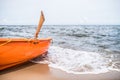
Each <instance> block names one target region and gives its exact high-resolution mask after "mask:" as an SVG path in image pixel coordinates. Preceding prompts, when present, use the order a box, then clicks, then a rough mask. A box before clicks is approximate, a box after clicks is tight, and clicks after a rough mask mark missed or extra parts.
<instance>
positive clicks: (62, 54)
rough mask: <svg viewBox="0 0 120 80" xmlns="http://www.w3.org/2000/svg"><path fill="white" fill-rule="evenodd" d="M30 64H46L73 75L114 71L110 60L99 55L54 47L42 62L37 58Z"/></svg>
mask: <svg viewBox="0 0 120 80" xmlns="http://www.w3.org/2000/svg"><path fill="white" fill-rule="evenodd" d="M32 62H37V63H48V64H49V66H50V67H53V68H58V69H61V70H63V71H66V72H68V73H74V74H86V73H95V74H98V73H104V72H108V71H111V70H115V69H113V64H112V60H111V59H106V58H104V57H103V56H102V55H101V54H99V53H95V52H86V51H76V50H72V49H65V48H61V47H56V46H51V47H50V48H49V53H48V54H47V56H46V57H45V58H43V60H41V58H38V59H36V60H32Z"/></svg>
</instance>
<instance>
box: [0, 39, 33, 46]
mask: <svg viewBox="0 0 120 80" xmlns="http://www.w3.org/2000/svg"><path fill="white" fill-rule="evenodd" d="M23 39H24V40H26V41H28V42H29V41H31V40H32V38H30V39H27V38H23ZM11 41H12V39H9V40H8V41H6V42H5V43H3V44H0V46H4V45H6V44H8V43H9V42H11Z"/></svg>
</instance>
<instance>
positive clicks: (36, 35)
mask: <svg viewBox="0 0 120 80" xmlns="http://www.w3.org/2000/svg"><path fill="white" fill-rule="evenodd" d="M44 21H45V18H44V14H43V12H42V11H41V16H40V20H39V23H38V27H37V29H36V33H35V37H34V38H35V39H37V38H38V34H39V32H40V30H41V27H42V25H43V22H44Z"/></svg>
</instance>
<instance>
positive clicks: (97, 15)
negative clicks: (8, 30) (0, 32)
mask: <svg viewBox="0 0 120 80" xmlns="http://www.w3.org/2000/svg"><path fill="white" fill-rule="evenodd" d="M41 10H43V12H44V15H45V18H46V21H45V23H44V24H45V25H51V24H54V25H59V24H60V25H67V24H75V25H79V24H112V25H114V24H115V25H116V24H117V25H118V24H120V0H0V25H4V24H5V25H9V24H10V25H15V24H17V25H31V24H32V25H36V24H38V20H39V16H40V11H41Z"/></svg>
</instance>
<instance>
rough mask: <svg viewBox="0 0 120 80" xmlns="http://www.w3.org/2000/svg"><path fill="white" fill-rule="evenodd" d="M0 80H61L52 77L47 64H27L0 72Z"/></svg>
mask: <svg viewBox="0 0 120 80" xmlns="http://www.w3.org/2000/svg"><path fill="white" fill-rule="evenodd" d="M0 80H60V79H57V78H55V77H54V76H52V75H51V73H50V71H49V67H48V65H47V64H35V63H31V62H27V63H24V64H21V65H18V66H15V67H12V68H9V69H6V70H3V71H0Z"/></svg>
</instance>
